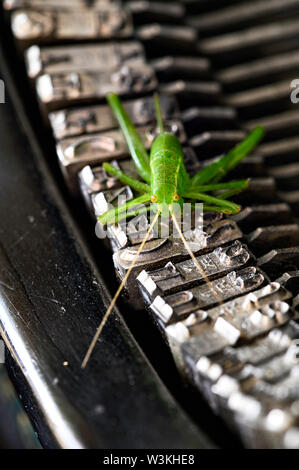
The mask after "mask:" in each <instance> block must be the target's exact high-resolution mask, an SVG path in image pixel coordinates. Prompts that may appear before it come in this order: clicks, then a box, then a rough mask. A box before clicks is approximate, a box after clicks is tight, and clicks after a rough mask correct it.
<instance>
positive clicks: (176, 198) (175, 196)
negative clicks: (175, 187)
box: [173, 193, 180, 202]
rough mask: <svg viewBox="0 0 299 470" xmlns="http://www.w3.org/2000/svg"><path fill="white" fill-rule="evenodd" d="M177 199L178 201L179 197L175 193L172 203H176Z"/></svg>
mask: <svg viewBox="0 0 299 470" xmlns="http://www.w3.org/2000/svg"><path fill="white" fill-rule="evenodd" d="M179 199H180V195H179V194H178V193H176V194H175V195H174V196H173V200H174V202H178V200H179Z"/></svg>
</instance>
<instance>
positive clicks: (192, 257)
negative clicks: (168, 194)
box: [171, 210, 223, 305]
mask: <svg viewBox="0 0 299 470" xmlns="http://www.w3.org/2000/svg"><path fill="white" fill-rule="evenodd" d="M171 216H172V219H173V221H174V225H175V227H176V229H177V231H178V233H179V235H180V237H181V239H182V242H183V243H184V246H185V248H186V250H187V251H188V253H189V255H190V256H191V259H192V261H193V262H194V264H195V266H196V267H197V269H198V270H199V272H200V274H201V276H202V278H203V279H204V281H205V282H206V284H207V285H208V286H209V288H210V289H211V291H212V292H213V295H214V297H215V299H216V300H217V302H218V304H219V305H222V304H223V300H222V298H221V296H220V295H219V293H218V292H217V290H216V289H215V287H214V286H213V284H212V283H211V281H210V279H209V278H208V276H207V275H206V273H205V271H204V269H203V267H202V266H201V265H200V264H199V262H198V260H197V258H196V257H195V255H194V253H193V251H192V250H191V248H190V246H189V243H188V242H187V240H186V238H185V236H184V234H183V232H182V229H181V227H180V226H179V223H178V220H177V218H176V216H175V214H174V211H173V210H172V211H171Z"/></svg>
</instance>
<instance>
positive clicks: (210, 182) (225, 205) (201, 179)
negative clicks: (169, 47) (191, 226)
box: [99, 94, 264, 224]
mask: <svg viewBox="0 0 299 470" xmlns="http://www.w3.org/2000/svg"><path fill="white" fill-rule="evenodd" d="M107 100H108V103H109V104H110V106H111V108H112V110H113V112H114V114H115V116H116V118H117V120H118V122H119V125H120V127H121V129H122V131H123V134H124V136H125V139H126V141H127V144H128V147H129V150H130V153H131V156H132V159H133V161H134V163H135V166H136V168H137V170H138V173H139V175H140V176H141V178H142V179H143V180H144V181H145V183H144V182H141V181H138V180H135V179H133V178H131V177H129V176H128V175H126V174H125V173H123V172H121V171H120V170H117V169H116V168H114V167H113V166H112V165H111V164H110V163H104V165H103V167H104V169H105V171H106V172H107V173H110V174H112V175H114V176H115V177H116V178H118V179H119V180H120V181H121V182H123V183H124V184H126V185H128V186H130V187H131V188H132V189H134V190H135V191H136V192H138V193H140V194H141V196H139V197H137V198H135V199H133V200H132V201H129V202H127V203H126V204H124V205H122V206H120V207H118V208H115V209H112V210H110V211H108V212H106V213H105V214H103V215H102V216H100V217H99V221H100V222H101V223H102V224H109V223H115V222H118V221H120V220H122V219H124V218H129V217H134V216H136V215H138V214H140V213H143V212H146V211H148V210H150V209H152V210H154V211H155V212H157V211H159V212H160V213H161V214H162V215H163V216H167V215H169V213H172V211H173V208H174V204H175V203H176V204H177V203H178V204H179V205H180V206H182V205H183V203H184V202H191V203H194V202H202V203H203V209H204V210H206V211H216V212H221V213H224V214H235V213H237V212H239V211H240V209H241V208H240V206H239V205H238V204H235V203H234V202H231V201H229V200H228V198H230V197H231V196H234V195H236V194H238V193H239V192H241V191H243V190H245V189H246V188H247V187H248V184H249V180H248V179H245V180H236V181H230V182H223V183H220V181H221V180H222V179H223V178H224V177H225V176H226V174H227V173H228V172H229V171H231V170H232V169H233V168H235V167H236V166H237V165H238V164H239V163H240V162H241V161H242V160H243V158H244V157H245V156H247V155H248V154H249V153H250V152H251V151H252V150H253V149H254V148H255V147H256V146H257V144H258V143H259V142H260V140H261V139H262V137H263V136H264V129H263V128H262V127H260V126H259V127H256V128H255V129H254V130H253V131H252V132H251V133H250V134H249V135H248V137H247V138H246V139H245V140H244V141H243V142H241V144H239V145H238V146H236V147H235V148H234V149H233V150H231V151H230V152H228V153H227V154H226V155H224V156H223V157H221V158H219V159H218V160H217V161H215V162H213V163H211V164H210V165H207V166H206V167H205V168H203V169H202V170H200V171H199V172H198V173H197V174H196V175H194V176H193V177H192V178H191V177H190V176H189V174H188V172H187V170H186V168H185V165H184V154H183V149H182V146H181V143H180V141H179V139H178V138H177V137H176V136H175V135H174V134H172V133H170V132H166V131H164V128H163V122H162V115H161V114H162V113H161V108H160V102H159V98H158V96H156V97H155V105H156V114H157V122H158V129H159V135H158V136H157V137H156V138H155V140H154V142H153V144H152V148H151V152H150V156H149V155H148V153H147V151H146V149H145V147H144V145H143V142H142V141H141V138H140V136H139V134H138V132H137V130H136V129H135V127H134V125H133V123H132V121H131V119H130V118H129V116H128V114H127V112H126V111H125V109H124V108H123V106H122V103H121V101H120V99H119V97H118V96H117V95H115V94H110V95H108V97H107ZM215 191H217V192H218V191H224V192H222V193H220V195H219V194H218V193H217V195H216V196H215V195H213V194H207V193H214V192H215ZM148 202H151V203H152V204H151V205H150V206H148V207H142V208H140V204H146V203H148ZM138 206H139V207H138Z"/></svg>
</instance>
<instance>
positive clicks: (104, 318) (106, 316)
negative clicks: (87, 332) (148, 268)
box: [81, 212, 160, 369]
mask: <svg viewBox="0 0 299 470" xmlns="http://www.w3.org/2000/svg"><path fill="white" fill-rule="evenodd" d="M159 215H160V212H157V214H156V215H155V217H154V220H153V222H152V223H151V226H150V227H149V229H148V231H147V232H146V235H145V237H144V239H143V241H142V243H141V245H140V246H139V248H138V251H137V253H136V255H135V257H134V259H133V261H132V263H131V265H130V267H129V269H128V271H127V273H126V275H125V277H124V279H123V281H122V283H121V284H120V286H119V288H118V290H117V292H116V294H115V296H114V297H113V299H112V300H111V303H110V305H109V307H108V310H107V312H106V313H105V315H104V317H103V320H102V321H101V324H100V326H99V327H98V329H97V331H96V334H95V335H94V337H93V340H92V342H91V343H90V346H89V348H88V351H87V353H86V355H85V357H84V359H83V362H82V364H81V368H82V369H85V367H86V366H87V363H88V361H89V359H90V356H91V354H92V352H93V350H94V347H95V345H96V343H97V341H98V339H99V336H100V334H101V333H102V330H103V328H104V326H105V324H106V322H107V320H108V318H109V316H110V314H111V312H112V311H113V309H114V307H115V304H116V301H117V299H118V297H119V296H120V294H121V291H122V290H123V288H124V287H125V284H126V282H127V280H128V278H129V276H130V274H131V272H132V269H133V268H134V266H135V264H136V262H137V259H138V256H139V255H140V253H141V252H142V250H143V248H144V245H145V244H146V242H147V240H148V238H149V236H150V233H151V231H152V230H153V228H154V226H155V223H156V222H157V220H158V217H159Z"/></svg>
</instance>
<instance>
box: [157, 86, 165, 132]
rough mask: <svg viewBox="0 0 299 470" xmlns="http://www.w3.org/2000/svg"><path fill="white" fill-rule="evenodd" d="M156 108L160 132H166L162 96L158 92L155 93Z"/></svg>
mask: <svg viewBox="0 0 299 470" xmlns="http://www.w3.org/2000/svg"><path fill="white" fill-rule="evenodd" d="M155 110H156V119H157V124H158V129H159V133H160V134H162V133H163V132H164V124H163V117H162V108H161V102H160V96H159V95H158V93H155Z"/></svg>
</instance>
